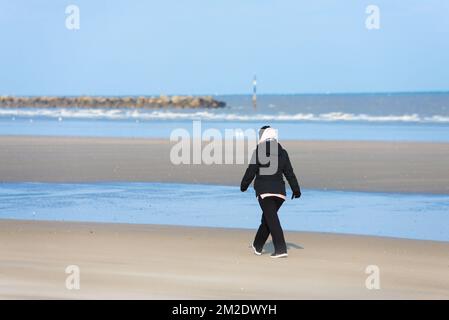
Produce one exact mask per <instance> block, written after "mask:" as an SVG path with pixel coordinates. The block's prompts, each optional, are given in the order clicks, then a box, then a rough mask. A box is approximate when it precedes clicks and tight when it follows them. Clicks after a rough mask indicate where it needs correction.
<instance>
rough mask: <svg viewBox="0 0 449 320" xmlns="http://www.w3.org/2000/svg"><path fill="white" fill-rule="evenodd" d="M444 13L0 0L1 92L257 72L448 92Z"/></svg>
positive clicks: (124, 86)
mask: <svg viewBox="0 0 449 320" xmlns="http://www.w3.org/2000/svg"><path fill="white" fill-rule="evenodd" d="M70 4H76V5H78V6H79V8H80V26H81V28H80V30H76V31H73V30H68V29H67V28H66V27H65V19H66V13H65V8H66V6H67V5H70ZM369 4H375V5H377V6H379V8H380V14H381V17H380V29H379V30H368V29H366V28H365V19H366V17H367V14H366V13H365V9H366V7H367V6H368V5H369ZM448 14H449V1H447V0H426V1H422V0H407V1H403V0H381V1H380V0H370V1H360V0H359V1H356V0H345V1H338V0H334V1H330V0H328V1H325V0H314V1H298V0H277V1H274V0H209V1H206V0H203V1H201V0H177V1H175V0H164V1H162V0H160V1H153V0H147V1H144V0H142V1H137V0H129V1H123V0H122V1H113V0H110V1H99V0H96V1H93V0H86V1H85V0H72V1H61V0H53V1H49V0H39V1H37V0H34V1H31V0H14V1H11V0H8V1H7V0H0V39H1V50H0V94H9V95H78V94H92V95H127V94H131V95H140V94H142V95H145V94H148V95H150V94H233V93H239V94H241V93H250V92H251V80H252V77H253V74H255V73H256V74H257V76H258V80H259V88H258V89H259V92H260V93H324V92H384V91H388V92H392V91H433V90H436V91H440V90H449V19H448V18H447V16H448Z"/></svg>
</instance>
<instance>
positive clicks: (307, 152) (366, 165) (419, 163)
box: [0, 136, 449, 194]
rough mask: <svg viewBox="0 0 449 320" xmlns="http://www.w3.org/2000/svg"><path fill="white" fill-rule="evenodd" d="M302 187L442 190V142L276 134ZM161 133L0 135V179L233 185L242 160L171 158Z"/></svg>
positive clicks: (446, 148) (448, 174) (447, 149)
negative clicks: (182, 162) (315, 138)
mask: <svg viewBox="0 0 449 320" xmlns="http://www.w3.org/2000/svg"><path fill="white" fill-rule="evenodd" d="M282 144H283V146H284V147H285V148H286V149H287V150H288V152H289V156H290V159H291V161H292V164H293V167H294V169H295V173H296V175H297V177H298V178H299V181H300V184H301V186H302V187H303V188H304V189H316V190H339V191H356V192H358V191H360V192H387V193H391V192H393V193H419V194H449V171H448V170H447V163H449V144H446V143H423V142H373V141H369V142H368V141H363V142H361V141H298V140H296V141H294V140H287V141H283V142H282ZM172 146H173V143H171V142H170V141H169V140H164V139H145V138H98V137H95V138H94V137H93V138H80V137H48V136H47V137H45V136H39V137H37V136H0V149H2V153H0V181H1V182H24V181H27V182H60V183H64V182H67V183H71V182H172V183H202V184H216V185H231V186H237V185H239V184H240V180H241V177H242V175H243V173H244V171H245V169H246V165H242V164H234V165H204V164H201V165H178V166H177V165H173V164H171V162H170V150H171V147H172Z"/></svg>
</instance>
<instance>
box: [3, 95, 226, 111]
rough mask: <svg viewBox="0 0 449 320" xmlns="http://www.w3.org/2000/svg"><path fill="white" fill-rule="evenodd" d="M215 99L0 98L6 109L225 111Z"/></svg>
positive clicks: (193, 97)
mask: <svg viewBox="0 0 449 320" xmlns="http://www.w3.org/2000/svg"><path fill="white" fill-rule="evenodd" d="M225 106H226V103H225V102H223V101H219V100H216V99H214V98H213V97H212V96H158V97H154V96H152V97H146V96H126V97H114V96H76V97H70V96H30V97H23V96H17V97H16V96H0V107H4V108H20V107H27V108H30V107H33V108H56V107H73V108H151V109H153V108H166V107H175V108H223V107H225Z"/></svg>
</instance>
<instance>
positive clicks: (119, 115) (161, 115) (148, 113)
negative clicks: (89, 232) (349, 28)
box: [0, 108, 449, 123]
mask: <svg viewBox="0 0 449 320" xmlns="http://www.w3.org/2000/svg"><path fill="white" fill-rule="evenodd" d="M0 117H14V118H15V117H28V118H32V117H48V118H57V119H59V120H61V119H110V120H127V119H129V120H213V121H322V122H332V121H361V122H418V123H419V122H422V123H449V116H442V115H433V116H420V115H418V114H404V115H368V114H353V113H344V112H330V113H322V114H313V113H296V114H285V113H278V114H262V113H258V114H243V113H242V114H239V113H226V112H214V111H196V112H187V111H171V110H142V109H133V110H129V109H84V108H80V109H72V108H28V109H24V108H11V109H3V108H2V109H0Z"/></svg>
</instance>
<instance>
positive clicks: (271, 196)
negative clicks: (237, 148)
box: [240, 126, 301, 258]
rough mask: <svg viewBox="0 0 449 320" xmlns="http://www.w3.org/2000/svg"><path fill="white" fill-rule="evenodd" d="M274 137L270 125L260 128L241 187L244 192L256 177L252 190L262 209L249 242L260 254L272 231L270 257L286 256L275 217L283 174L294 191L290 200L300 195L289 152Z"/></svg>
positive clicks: (281, 197)
mask: <svg viewBox="0 0 449 320" xmlns="http://www.w3.org/2000/svg"><path fill="white" fill-rule="evenodd" d="M277 139H278V138H277V131H276V130H275V129H273V128H271V127H270V126H264V127H262V128H261V129H260V131H259V143H258V145H257V147H256V150H255V151H254V153H253V156H252V158H251V162H250V164H249V166H248V168H247V169H246V172H245V175H244V176H243V179H242V182H241V184H240V190H241V191H242V192H244V191H246V190H247V189H248V187H249V185H250V184H251V182H252V181H253V179H254V177H255V181H254V189H255V191H256V197H257V199H258V201H259V204H260V207H261V208H262V221H261V224H260V226H259V229H258V230H257V233H256V237H255V239H254V242H253V244H252V247H253V249H254V253H255V254H256V255H261V254H262V249H263V246H264V244H265V242H266V241H267V239H268V236H269V235H270V234H271V238H272V239H273V245H274V253H273V254H272V255H271V257H272V258H284V257H287V256H288V254H287V245H286V243H285V238H284V232H283V231H282V227H281V223H280V221H279V217H278V211H279V208H280V207H281V206H282V204H283V203H284V201H285V199H286V192H285V182H284V179H283V176H285V177H286V178H287V181H288V183H289V184H290V187H291V189H292V191H293V194H292V199H293V198H299V197H301V189H300V187H299V184H298V180H297V179H296V176H295V173H294V172H293V168H292V165H291V163H290V159H289V157H288V153H287V151H286V150H285V149H284V148H282V146H281V145H280V144H279V143H278V141H277Z"/></svg>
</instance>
